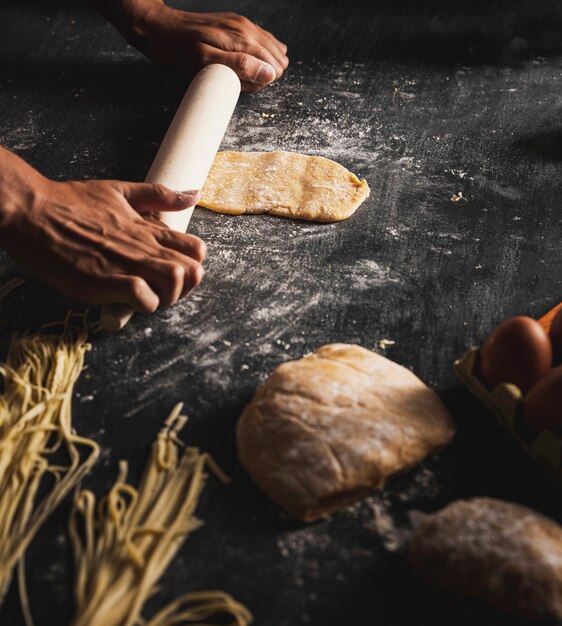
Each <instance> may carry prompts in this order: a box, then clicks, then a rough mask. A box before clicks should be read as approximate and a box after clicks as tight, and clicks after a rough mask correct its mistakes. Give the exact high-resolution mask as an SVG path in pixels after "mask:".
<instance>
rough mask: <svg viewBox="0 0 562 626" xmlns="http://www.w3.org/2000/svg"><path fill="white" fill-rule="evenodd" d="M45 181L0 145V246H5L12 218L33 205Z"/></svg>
mask: <svg viewBox="0 0 562 626" xmlns="http://www.w3.org/2000/svg"><path fill="white" fill-rule="evenodd" d="M46 182H47V179H46V178H45V177H44V176H42V175H41V174H40V173H39V172H38V171H37V170H36V169H34V168H33V167H31V165H29V164H28V163H26V162H25V161H24V160H23V159H21V158H20V157H18V156H17V155H15V154H14V153H12V152H10V151H9V150H6V149H5V148H2V147H1V146H0V246H5V243H6V241H7V239H8V238H9V236H10V235H9V231H10V225H11V224H12V223H13V222H14V218H15V217H16V216H17V214H18V213H19V212H21V211H24V210H26V208H31V207H32V206H33V204H34V202H35V198H36V196H37V193H38V190H39V189H40V187H42V186H43V185H44V184H45V183H46Z"/></svg>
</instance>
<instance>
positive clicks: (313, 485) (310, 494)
mask: <svg viewBox="0 0 562 626" xmlns="http://www.w3.org/2000/svg"><path fill="white" fill-rule="evenodd" d="M454 430H455V428H454V423H453V420H452V419H451V417H450V416H449V413H448V412H447V410H446V408H445V406H444V405H443V403H442V402H441V400H440V398H439V397H438V396H437V394H435V393H434V392H433V391H432V390H431V389H429V387H427V386H426V385H425V384H424V383H423V382H422V381H421V380H420V379H419V378H417V376H415V375H414V374H412V372H410V371H409V370H407V369H406V368H404V367H402V366H400V365H397V364H396V363H393V362H392V361H390V360H389V359H386V358H385V357H383V356H380V355H379V354H376V353H374V352H371V351H370V350H367V349H365V348H361V347H360V346H355V345H346V344H331V345H326V346H323V347H322V348H319V349H318V350H317V351H316V352H315V353H314V354H312V355H311V356H308V357H305V358H303V359H299V360H298V361H291V362H289V363H284V364H283V365H281V366H279V367H278V368H277V369H276V370H275V371H274V372H273V374H272V375H271V376H270V377H269V379H268V380H267V381H266V382H265V383H264V384H263V385H262V386H261V387H260V388H259V389H258V390H257V392H256V394H255V396H254V398H253V399H252V401H251V403H250V404H249V405H248V406H247V407H246V409H245V411H244V413H243V414H242V416H241V418H240V421H239V422H238V426H237V433H236V436H237V447H238V455H239V459H240V462H241V464H242V466H243V467H244V468H245V469H246V471H247V472H248V474H249V475H250V476H251V477H252V479H253V480H254V481H255V483H256V484H257V485H258V487H259V488H260V489H261V490H262V491H263V492H264V493H265V494H266V495H268V496H269V497H270V498H271V499H272V500H273V501H274V502H275V503H276V504H277V505H279V506H280V507H281V508H282V509H283V510H284V511H285V512H286V513H287V514H289V515H290V516H292V517H296V518H299V519H301V520H303V521H312V520H314V519H317V518H319V517H322V516H324V515H326V514H328V513H330V512H332V511H335V510H337V509H340V508H342V507H344V506H346V505H347V504H350V503H351V502H354V501H355V500H358V499H359V498H361V497H363V496H365V495H366V494H367V493H369V492H370V491H371V490H372V489H373V487H382V485H383V484H384V482H385V481H386V479H387V478H388V477H390V476H392V475H394V474H396V473H398V472H401V471H402V470H404V469H406V468H408V467H410V466H412V465H415V464H416V463H418V462H419V461H421V460H422V459H423V458H425V457H426V456H427V455H429V454H431V453H433V452H435V451H437V450H439V449H440V448H442V447H443V446H445V445H446V444H447V443H449V441H450V440H451V439H452V437H453V434H454Z"/></svg>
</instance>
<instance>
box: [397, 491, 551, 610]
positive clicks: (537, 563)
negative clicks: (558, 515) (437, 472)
mask: <svg viewBox="0 0 562 626" xmlns="http://www.w3.org/2000/svg"><path fill="white" fill-rule="evenodd" d="M409 552H410V558H411V561H412V563H413V565H414V567H415V568H416V569H417V570H418V571H419V572H420V573H421V574H422V575H423V576H424V577H425V578H427V579H428V580H429V581H431V582H433V583H434V584H436V585H439V586H441V587H445V588H447V589H451V590H453V591H456V592H460V593H463V594H466V595H471V596H476V597H479V598H482V599H484V600H486V601H487V602H489V603H490V604H493V605H494V606H496V607H498V608H499V609H502V610H504V611H507V612H509V613H513V614H515V615H518V616H521V617H525V618H530V619H560V618H562V527H560V526H559V525H558V524H556V523H555V522H554V521H552V520H551V519H549V518H547V517H544V516H543V515H539V514H538V513H536V512H535V511H533V510H531V509H528V508H526V507H524V506H520V505H518V504H511V503H509V502H503V501H501V500H494V499H491V498H474V499H471V500H459V501H457V502H453V503H452V504H450V505H449V506H447V507H445V508H444V509H442V510H441V511H439V512H438V513H435V514H433V515H430V516H428V517H427V518H426V519H425V520H424V522H422V524H421V525H420V526H419V527H418V528H417V529H416V530H415V531H414V533H413V535H412V537H411V540H410V547H409Z"/></svg>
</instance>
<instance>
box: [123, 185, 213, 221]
mask: <svg viewBox="0 0 562 626" xmlns="http://www.w3.org/2000/svg"><path fill="white" fill-rule="evenodd" d="M111 185H112V187H114V188H115V189H117V191H119V192H120V193H121V194H122V195H123V197H124V198H125V199H126V200H127V202H128V203H129V204H130V205H131V206H132V207H133V209H135V211H137V212H138V213H150V212H152V211H181V210H182V209H186V208H188V207H191V206H194V205H195V204H196V203H197V201H198V200H199V198H200V197H201V194H200V193H199V191H173V190H172V189H168V187H165V186H164V185H160V184H158V183H130V182H125V181H111Z"/></svg>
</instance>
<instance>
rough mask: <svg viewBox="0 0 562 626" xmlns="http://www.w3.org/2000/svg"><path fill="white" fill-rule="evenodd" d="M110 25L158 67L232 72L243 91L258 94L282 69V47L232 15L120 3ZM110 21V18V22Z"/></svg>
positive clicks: (151, 1) (147, 0) (151, 2)
mask: <svg viewBox="0 0 562 626" xmlns="http://www.w3.org/2000/svg"><path fill="white" fill-rule="evenodd" d="M121 4H122V6H123V7H124V11H123V13H122V14H121V19H120V20H113V21H114V22H116V25H117V26H118V28H119V29H120V30H121V32H122V33H123V34H124V35H125V37H126V38H127V39H128V41H129V42H130V43H131V44H133V45H134V46H135V47H137V48H138V49H139V50H140V51H141V52H143V53H144V54H145V55H146V56H148V57H149V58H150V59H152V60H153V61H155V62H156V63H158V64H159V65H162V66H165V67H169V68H172V69H179V70H184V71H196V70H199V69H200V68H201V67H203V66H205V65H208V64H210V63H222V64H223V65H227V66H228V67H230V68H232V69H233V70H234V71H235V72H236V74H237V75H238V77H239V78H240V81H241V82H242V89H243V90H244V91H258V90H260V89H263V88H264V87H265V86H266V85H268V84H269V83H271V82H273V81H274V80H277V79H278V78H279V77H280V76H281V75H282V74H283V72H284V71H285V69H287V66H288V65H289V59H288V58H287V46H286V45H285V44H283V43H281V42H280V41H278V40H277V39H276V38H275V37H274V36H273V35H272V34H271V33H269V32H268V31H266V30H264V29H263V28H261V27H260V26H258V25H256V24H254V23H253V22H251V21H250V20H248V19H247V18H245V17H242V16H241V15H237V14H235V13H191V12H188V11H181V10H178V9H173V8H171V7H167V6H166V5H165V4H164V3H163V2H162V1H161V0H122V3H121ZM110 19H111V18H110Z"/></svg>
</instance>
